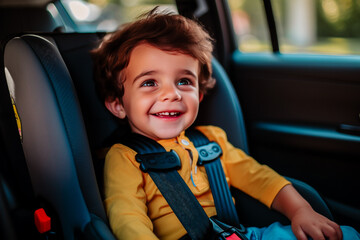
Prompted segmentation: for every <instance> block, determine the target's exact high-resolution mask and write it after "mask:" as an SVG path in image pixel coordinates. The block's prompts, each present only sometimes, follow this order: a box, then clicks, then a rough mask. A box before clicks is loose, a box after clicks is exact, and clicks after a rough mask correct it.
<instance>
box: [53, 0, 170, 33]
mask: <svg viewBox="0 0 360 240" xmlns="http://www.w3.org/2000/svg"><path fill="white" fill-rule="evenodd" d="M62 3H63V6H64V7H65V9H66V11H67V12H68V13H69V16H70V18H71V20H72V21H74V22H75V24H76V29H74V27H73V26H67V27H68V28H70V29H72V30H73V31H79V32H95V31H106V32H110V31H114V30H116V29H117V28H118V27H119V26H120V25H121V24H123V23H126V22H131V21H133V20H134V19H135V18H137V17H138V16H139V15H141V14H142V13H146V12H147V11H149V10H151V9H153V8H154V7H155V6H159V10H162V9H168V10H171V11H175V12H177V9H176V5H175V0H62ZM58 13H60V14H61V11H60V10H58ZM53 15H54V14H53ZM61 15H62V16H61V17H62V18H66V16H64V14H61ZM69 16H67V17H69ZM63 22H64V24H65V25H67V21H63Z"/></svg>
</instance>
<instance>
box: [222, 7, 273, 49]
mask: <svg viewBox="0 0 360 240" xmlns="http://www.w3.org/2000/svg"><path fill="white" fill-rule="evenodd" d="M228 3H229V7H230V11H231V17H232V22H233V27H234V32H235V36H236V39H237V41H238V46H239V49H240V51H242V52H270V51H272V50H271V43H270V38H269V32H268V27H267V24H266V17H265V11H264V10H263V4H262V1H261V0H229V2H228Z"/></svg>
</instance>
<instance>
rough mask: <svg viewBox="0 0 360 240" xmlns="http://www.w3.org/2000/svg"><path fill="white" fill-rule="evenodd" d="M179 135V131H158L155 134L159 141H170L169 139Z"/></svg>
mask: <svg viewBox="0 0 360 240" xmlns="http://www.w3.org/2000/svg"><path fill="white" fill-rule="evenodd" d="M180 133H181V131H173V130H168V131H159V132H158V133H157V137H158V138H159V139H171V138H175V137H177V136H179V135H180Z"/></svg>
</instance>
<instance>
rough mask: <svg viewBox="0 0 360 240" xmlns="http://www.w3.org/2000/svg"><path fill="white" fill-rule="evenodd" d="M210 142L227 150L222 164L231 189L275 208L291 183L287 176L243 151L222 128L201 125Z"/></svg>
mask: <svg viewBox="0 0 360 240" xmlns="http://www.w3.org/2000/svg"><path fill="white" fill-rule="evenodd" d="M198 129H199V130H200V131H201V132H203V133H204V134H205V135H206V136H207V137H208V138H209V140H210V141H215V142H217V143H218V144H219V145H220V146H221V148H222V151H223V155H222V156H221V158H220V159H221V162H222V164H223V168H224V172H225V175H226V177H227V178H228V179H227V180H228V182H229V183H230V185H231V186H233V187H236V188H238V189H240V190H241V191H243V192H245V193H247V194H248V195H250V196H252V197H253V198H255V199H257V200H259V201H260V202H262V203H263V204H265V205H266V206H267V207H269V208H270V207H271V204H272V202H273V200H274V199H275V197H276V195H277V194H278V192H279V191H280V190H281V189H282V188H283V187H284V186H285V185H287V184H290V182H289V181H287V180H286V179H285V178H284V177H282V176H280V175H279V174H278V173H276V172H275V171H274V170H272V169H271V168H269V167H268V166H266V165H262V164H260V163H258V162H257V161H256V160H255V159H253V158H252V157H250V156H248V155H247V154H246V153H244V152H243V151H242V150H240V149H238V148H235V147H234V146H233V145H232V144H231V143H229V142H228V141H227V137H226V133H225V132H224V131H223V130H222V129H221V128H218V127H214V126H201V127H198Z"/></svg>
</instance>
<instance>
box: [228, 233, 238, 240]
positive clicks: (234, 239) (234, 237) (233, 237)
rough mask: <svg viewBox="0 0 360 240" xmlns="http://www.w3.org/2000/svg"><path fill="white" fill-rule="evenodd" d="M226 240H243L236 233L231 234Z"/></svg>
mask: <svg viewBox="0 0 360 240" xmlns="http://www.w3.org/2000/svg"><path fill="white" fill-rule="evenodd" d="M226 240H241V238H239V236H238V235H236V234H235V233H233V234H231V235H230V236H228V237H226Z"/></svg>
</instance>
